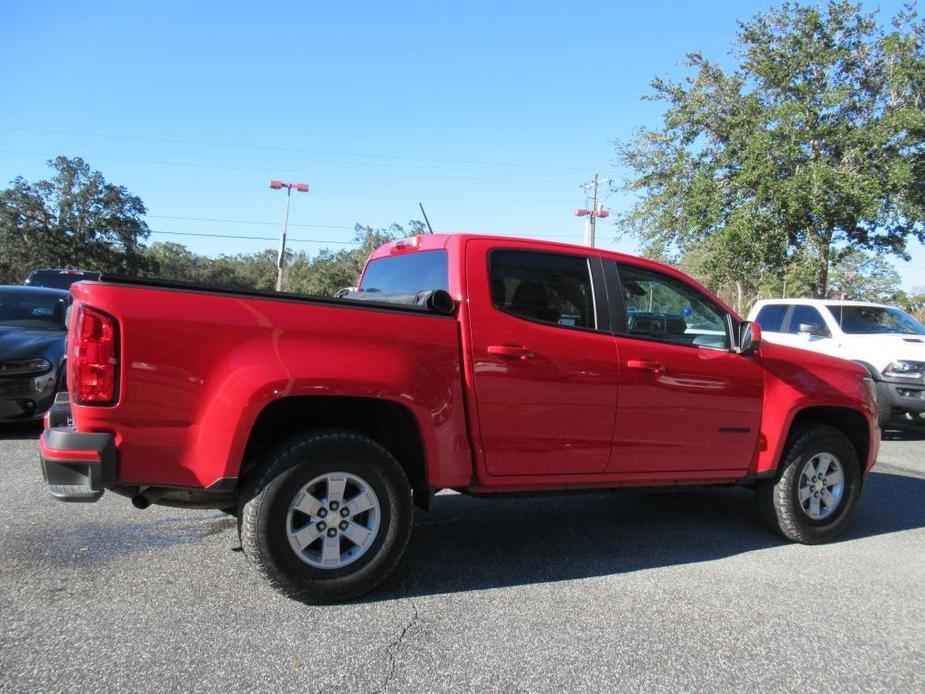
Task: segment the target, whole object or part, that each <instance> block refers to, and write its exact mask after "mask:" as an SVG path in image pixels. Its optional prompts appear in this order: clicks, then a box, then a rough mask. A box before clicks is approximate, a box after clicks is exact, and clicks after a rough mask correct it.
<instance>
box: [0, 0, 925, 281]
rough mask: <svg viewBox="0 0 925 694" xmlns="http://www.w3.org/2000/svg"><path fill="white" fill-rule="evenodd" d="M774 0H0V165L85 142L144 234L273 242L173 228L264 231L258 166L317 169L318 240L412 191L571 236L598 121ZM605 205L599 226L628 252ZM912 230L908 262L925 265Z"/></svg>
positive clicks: (298, 219) (36, 174)
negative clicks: (121, 188) (140, 203)
mask: <svg viewBox="0 0 925 694" xmlns="http://www.w3.org/2000/svg"><path fill="white" fill-rule="evenodd" d="M899 5H900V3H899V2H884V3H881V4H880V8H881V15H880V17H881V21H884V22H885V21H886V20H887V19H888V17H889V16H892V14H893V13H895V11H896V9H898V7H899ZM769 6H770V3H769V2H751V1H747V0H745V1H739V2H736V3H729V2H707V1H704V2H697V3H693V2H678V3H657V2H656V3H620V2H595V1H589V2H584V3H571V2H529V3H528V2H516V3H515V2H508V3H504V2H498V1H497V0H495V1H494V2H481V1H467V2H460V3H441V2H401V3H372V2H353V3H319V2H292V3H286V4H284V3H278V4H272V5H271V4H268V3H250V4H243V3H241V4H238V3H230V2H224V3H209V2H196V3H191V2H182V3H176V2H165V1H161V2H156V3H154V2H151V3H147V2H124V0H123V2H119V3H115V2H104V1H101V0H97V1H95V2H93V3H73V2H68V3H65V2H32V3H25V2H21V3H20V2H4V3H0V64H3V65H5V66H7V69H6V70H5V71H4V83H5V84H4V98H3V100H2V102H0V185H3V184H5V183H6V182H7V181H9V180H10V179H12V178H14V177H15V176H17V175H21V176H24V177H25V178H27V179H30V180H34V179H38V178H43V177H45V176H47V175H48V173H49V169H47V167H46V166H45V164H44V162H45V161H46V160H47V159H49V158H51V157H52V156H54V155H57V154H67V155H69V156H82V157H83V158H84V159H86V160H87V161H89V162H90V164H91V165H92V166H93V167H94V168H97V169H100V170H101V171H102V172H103V173H104V174H105V176H106V177H107V178H108V179H109V180H110V181H112V182H115V183H118V184H121V185H125V186H126V187H128V188H129V190H131V191H132V192H133V193H135V194H137V195H139V196H141V198H142V199H143V200H144V202H145V203H146V205H147V206H148V210H149V216H148V223H149V225H150V226H151V228H152V229H153V230H155V231H156V232H159V233H155V234H153V235H152V237H151V241H177V242H181V243H184V244H186V245H187V246H189V247H190V248H191V249H192V250H194V251H196V252H199V253H207V254H211V255H215V254H219V253H239V252H252V251H257V250H260V249H261V248H265V247H275V245H276V243H275V242H274V241H272V240H267V241H262V240H234V239H216V238H208V237H201V236H186V235H183V234H231V235H238V236H266V237H275V236H277V235H278V233H279V228H280V226H281V220H282V212H283V202H284V201H283V194H282V193H280V192H279V191H271V190H270V189H269V187H268V182H269V180H270V179H271V178H281V179H283V180H291V181H306V182H308V183H309V184H310V185H311V188H312V190H311V192H310V193H308V194H300V195H298V197H297V198H295V199H294V200H293V205H292V212H291V215H290V237H292V238H295V239H311V240H314V241H312V242H296V243H294V244H293V246H294V247H295V248H298V249H305V250H307V251H309V252H311V253H314V252H316V251H317V250H318V249H319V248H322V247H331V248H336V247H342V244H344V243H346V242H348V241H349V240H350V239H351V237H352V235H353V231H352V228H353V224H354V223H355V222H362V223H364V224H371V225H374V226H386V225H388V224H389V223H391V222H393V221H395V222H399V223H406V222H407V221H408V220H409V219H416V218H420V213H419V211H418V207H417V203H418V201H422V202H423V203H424V205H425V207H426V209H427V212H428V216H429V217H430V219H431V222H432V223H433V225H434V227H435V229H436V230H437V231H449V232H461V231H472V232H484V233H505V234H516V235H527V236H535V237H540V238H551V239H555V240H563V241H574V242H581V240H582V237H583V222H582V220H580V219H579V218H577V217H575V216H574V209H575V208H576V207H581V206H583V205H584V202H585V201H584V194H583V192H582V190H581V189H580V188H579V184H581V183H582V182H584V181H586V180H588V179H589V178H590V177H591V176H592V175H593V174H594V172H595V171H596V170H597V171H600V172H601V174H602V175H603V176H613V177H615V178H617V179H620V178H621V175H622V174H621V172H620V171H619V170H618V169H617V167H616V165H615V163H614V156H613V141H614V140H615V139H618V138H619V139H626V138H628V137H630V136H631V134H632V132H633V131H634V129H635V128H637V127H639V126H641V125H655V124H656V123H657V121H658V117H659V113H660V110H661V107H660V106H659V105H658V104H653V103H647V102H642V101H640V98H639V97H640V96H641V95H642V94H644V93H646V91H647V88H648V83H649V80H650V79H651V78H652V77H653V76H654V75H656V74H659V75H668V76H670V75H677V74H679V62H680V61H681V60H682V58H683V55H684V53H685V52H686V51H688V50H700V51H702V52H703V53H704V54H706V55H707V56H709V57H711V58H714V59H719V60H725V61H728V60H729V48H730V45H731V41H732V39H733V37H734V34H735V30H736V19H742V18H747V17H750V16H751V15H753V14H754V13H756V12H758V11H763V10H766V9H767V8H768V7H769ZM870 7H874V6H873V5H870ZM628 200H629V199H628V198H627V197H626V196H625V195H611V196H610V197H609V198H608V199H606V200H605V205H606V206H607V207H609V208H610V209H612V210H614V209H621V208H623V207H625V206H626V205H627V204H628ZM209 220H223V221H209ZM604 221H606V222H607V223H606V224H604V223H601V224H599V226H598V233H597V236H598V241H599V243H598V245H600V246H604V247H609V248H615V249H619V250H625V251H630V252H632V251H633V250H634V249H635V243H634V242H633V241H632V240H631V239H624V240H622V241H615V240H614V236H615V234H616V231H617V230H616V228H615V227H614V226H613V225H612V224H610V220H604ZM162 232H171V233H170V234H168V233H162ZM910 250H911V251H912V253H913V259H912V261H911V262H909V263H904V262H903V261H899V260H897V261H896V267H897V269H898V270H899V271H900V273H901V274H902V276H903V284H904V285H905V286H907V287H911V286H912V285H919V284H925V249H923V248H922V247H921V246H920V245H919V244H917V243H913V244H910Z"/></svg>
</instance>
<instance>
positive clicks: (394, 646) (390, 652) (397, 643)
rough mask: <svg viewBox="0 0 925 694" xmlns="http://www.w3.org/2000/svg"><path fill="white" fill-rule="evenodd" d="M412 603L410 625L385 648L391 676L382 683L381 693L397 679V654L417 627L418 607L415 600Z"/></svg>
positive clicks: (406, 625) (403, 628)
mask: <svg viewBox="0 0 925 694" xmlns="http://www.w3.org/2000/svg"><path fill="white" fill-rule="evenodd" d="M409 602H410V603H411V609H412V610H413V614H412V615H411V619H410V620H408V623H407V624H405V626H404V627H402V630H401V633H399V635H398V636H397V637H396V638H395V639H393V640H392V641H391V643H389V645H388V646H386V647H385V654H386V655H387V656H388V657H389V674H388V675H386V678H385V682H383V683H382V687H380V689H379V691H380V692H382V691H385V689H386V687H388V686H389V683H390V682H391V681H392V680H393V679H394V677H395V670H396V669H397V667H398V661H397V660H396V658H395V652H396V651H397V650H398V649H399V648H400V647H401V645H402V642H403V641H404V640H405V637H406V636H408V634H409V632H410V631H411V630H412V629H413V628H414V627H415V626H416V625H417V623H418V617H419V615H418V606H417V605H415V604H414V600H409Z"/></svg>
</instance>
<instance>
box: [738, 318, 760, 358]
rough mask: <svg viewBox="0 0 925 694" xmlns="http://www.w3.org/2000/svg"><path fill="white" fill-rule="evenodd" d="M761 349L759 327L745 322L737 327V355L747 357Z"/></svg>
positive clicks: (750, 322)
mask: <svg viewBox="0 0 925 694" xmlns="http://www.w3.org/2000/svg"><path fill="white" fill-rule="evenodd" d="M760 347H761V326H760V325H758V324H757V323H754V322H752V321H745V322H744V323H742V325H741V326H739V354H744V355H745V356H748V355H749V354H754V353H755V352H757V351H758V349H759V348H760Z"/></svg>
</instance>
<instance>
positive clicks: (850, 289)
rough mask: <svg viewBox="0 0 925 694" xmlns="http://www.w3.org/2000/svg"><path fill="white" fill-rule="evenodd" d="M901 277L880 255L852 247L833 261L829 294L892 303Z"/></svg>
mask: <svg viewBox="0 0 925 694" xmlns="http://www.w3.org/2000/svg"><path fill="white" fill-rule="evenodd" d="M901 281H902V280H901V278H900V276H899V273H898V272H897V271H896V268H894V267H893V266H892V265H891V264H890V263H889V262H887V260H886V259H885V258H883V257H882V256H879V255H871V254H870V253H863V252H861V251H857V250H853V249H852V250H849V251H846V252H844V253H842V254H841V255H840V256H839V257H838V258H837V259H836V261H835V262H834V263H833V265H832V272H831V275H830V276H829V295H830V296H832V297H834V298H838V299H857V300H859V301H877V302H881V303H894V302H895V301H896V299H897V298H898V292H899V285H900V282H901Z"/></svg>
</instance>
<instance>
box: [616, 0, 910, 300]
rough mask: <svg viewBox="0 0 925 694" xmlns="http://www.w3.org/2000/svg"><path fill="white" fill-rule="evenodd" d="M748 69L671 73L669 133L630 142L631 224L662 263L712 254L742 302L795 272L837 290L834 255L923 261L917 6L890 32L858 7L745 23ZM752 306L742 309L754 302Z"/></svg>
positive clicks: (782, 10)
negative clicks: (916, 254) (696, 252)
mask: <svg viewBox="0 0 925 694" xmlns="http://www.w3.org/2000/svg"><path fill="white" fill-rule="evenodd" d="M735 54H736V55H737V57H738V59H739V64H738V67H736V68H735V69H734V70H732V71H731V72H727V71H725V70H723V69H722V68H721V67H720V66H719V65H717V64H715V63H713V62H711V61H710V60H708V59H707V58H705V57H704V56H702V55H701V54H699V53H690V54H688V56H687V61H686V63H685V65H686V67H687V68H688V69H689V70H690V71H691V73H692V74H689V75H688V76H687V77H685V78H684V79H683V80H682V81H680V82H673V81H670V80H665V79H659V78H656V79H654V80H653V82H652V88H653V90H654V93H653V94H651V95H650V96H648V97H646V98H647V99H650V100H657V101H664V102H666V104H667V108H666V110H665V113H664V115H663V121H662V124H661V126H660V127H659V128H658V129H648V128H642V129H641V130H639V131H638V132H637V134H636V135H635V137H634V138H633V139H632V140H631V141H630V142H627V143H618V145H617V155H618V160H619V161H620V162H621V163H622V164H623V165H625V166H626V167H628V168H629V169H630V170H631V172H632V173H631V177H630V178H629V180H627V181H626V183H625V188H626V189H628V190H630V191H633V192H636V193H640V194H641V197H640V198H639V200H638V201H637V202H636V204H635V205H634V206H633V207H632V208H631V209H630V210H629V211H628V212H627V213H626V214H624V215H622V216H621V217H620V218H619V219H618V224H620V225H622V226H623V227H624V228H625V229H626V230H627V231H628V232H629V233H633V234H635V235H636V236H637V237H638V238H639V239H640V241H641V242H642V246H643V250H644V252H645V253H646V254H647V255H650V256H654V257H659V258H662V259H666V260H669V261H670V260H674V259H677V258H678V257H680V256H683V255H684V254H685V253H687V252H689V251H691V249H694V248H697V247H705V248H706V250H707V252H708V254H709V255H710V260H709V262H707V263H705V265H704V269H705V272H706V273H707V275H708V280H709V282H710V283H711V284H714V285H723V284H725V283H729V282H733V283H736V282H737V283H738V285H739V286H738V289H739V291H738V294H739V296H740V297H744V295H745V294H746V293H748V292H750V291H751V292H754V291H756V290H757V288H758V287H759V286H760V283H761V282H762V281H763V280H762V278H766V277H767V276H768V275H769V274H778V275H781V274H783V273H784V272H786V271H787V267H788V266H789V265H791V264H797V265H802V266H805V267H806V268H809V269H810V276H809V285H810V287H809V288H810V290H811V292H812V293H813V294H815V295H817V296H824V295H825V294H826V291H827V288H828V270H829V265H830V262H831V260H832V257H833V250H835V249H838V248H840V247H842V246H844V245H850V246H851V247H853V248H856V249H868V250H873V251H876V252H888V253H893V254H896V255H898V256H900V257H907V254H906V242H907V240H908V238H909V237H910V236H911V237H914V238H917V239H919V240H920V241H921V240H923V239H925V227H923V222H925V206H923V197H925V193H923V186H925V177H923V173H925V164H923V161H925V109H923V105H925V101H923V99H925V69H923V66H925V34H923V25H922V23H921V22H920V21H918V20H917V18H916V15H915V13H914V12H913V11H911V10H908V11H905V12H903V13H901V14H900V15H899V16H897V17H896V18H895V20H894V23H893V27H892V30H891V31H890V32H888V33H887V32H885V31H883V30H882V29H880V28H879V27H878V26H877V24H876V22H875V15H874V14H873V13H866V12H864V11H862V9H861V6H860V5H856V4H853V3H850V2H845V1H844V0H838V1H833V2H830V3H829V4H828V5H827V6H826V7H824V8H818V7H814V6H807V5H800V4H790V3H786V4H784V5H782V6H781V7H779V8H777V9H774V10H771V11H769V12H768V13H766V14H759V15H757V16H756V17H755V18H753V19H752V20H750V21H747V22H743V23H741V24H740V28H739V32H738V41H737V43H736V49H735ZM740 308H741V307H740Z"/></svg>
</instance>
